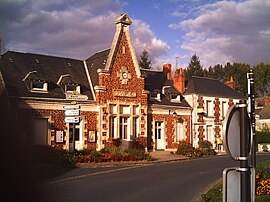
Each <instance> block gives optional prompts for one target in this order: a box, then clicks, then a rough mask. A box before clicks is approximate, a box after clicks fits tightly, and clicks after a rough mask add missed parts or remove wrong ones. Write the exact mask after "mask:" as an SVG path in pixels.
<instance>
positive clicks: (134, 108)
mask: <svg viewBox="0 0 270 202" xmlns="http://www.w3.org/2000/svg"><path fill="white" fill-rule="evenodd" d="M139 113H140V110H139V106H137V105H135V106H133V114H136V115H139Z"/></svg>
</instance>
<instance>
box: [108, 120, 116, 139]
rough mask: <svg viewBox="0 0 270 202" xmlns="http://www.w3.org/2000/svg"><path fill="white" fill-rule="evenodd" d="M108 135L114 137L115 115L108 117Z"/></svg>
mask: <svg viewBox="0 0 270 202" xmlns="http://www.w3.org/2000/svg"><path fill="white" fill-rule="evenodd" d="M109 125H110V129H109V130H110V137H112V138H116V134H117V117H116V116H111V117H110V124H109Z"/></svg>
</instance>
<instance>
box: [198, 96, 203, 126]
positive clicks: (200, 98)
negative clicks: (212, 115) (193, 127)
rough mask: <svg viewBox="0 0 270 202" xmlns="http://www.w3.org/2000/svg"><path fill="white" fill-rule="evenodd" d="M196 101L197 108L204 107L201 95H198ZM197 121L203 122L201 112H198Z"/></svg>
mask: <svg viewBox="0 0 270 202" xmlns="http://www.w3.org/2000/svg"><path fill="white" fill-rule="evenodd" d="M197 103H198V106H197V109H199V108H200V109H204V100H203V97H202V96H199V97H198V100H197ZM198 122H204V120H203V115H202V114H198Z"/></svg>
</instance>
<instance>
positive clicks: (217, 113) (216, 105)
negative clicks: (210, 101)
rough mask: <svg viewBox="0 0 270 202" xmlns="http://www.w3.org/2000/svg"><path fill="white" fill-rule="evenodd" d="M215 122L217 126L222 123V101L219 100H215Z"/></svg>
mask: <svg viewBox="0 0 270 202" xmlns="http://www.w3.org/2000/svg"><path fill="white" fill-rule="evenodd" d="M214 117H215V118H214V122H215V124H219V123H220V119H219V117H220V101H219V98H215V100H214Z"/></svg>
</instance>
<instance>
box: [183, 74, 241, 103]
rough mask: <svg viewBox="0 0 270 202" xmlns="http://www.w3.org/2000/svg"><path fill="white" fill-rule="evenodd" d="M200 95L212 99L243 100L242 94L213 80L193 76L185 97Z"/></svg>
mask: <svg viewBox="0 0 270 202" xmlns="http://www.w3.org/2000/svg"><path fill="white" fill-rule="evenodd" d="M193 93H195V94H199V95H204V96H210V97H222V98H233V99H242V98H244V97H243V95H242V94H241V93H239V92H238V91H236V90H233V89H232V88H230V87H228V86H227V85H226V84H224V83H222V82H220V81H218V80H216V79H212V78H206V77H196V76H193V77H191V79H190V80H189V81H188V84H187V88H186V90H185V92H184V95H188V94H193Z"/></svg>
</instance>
